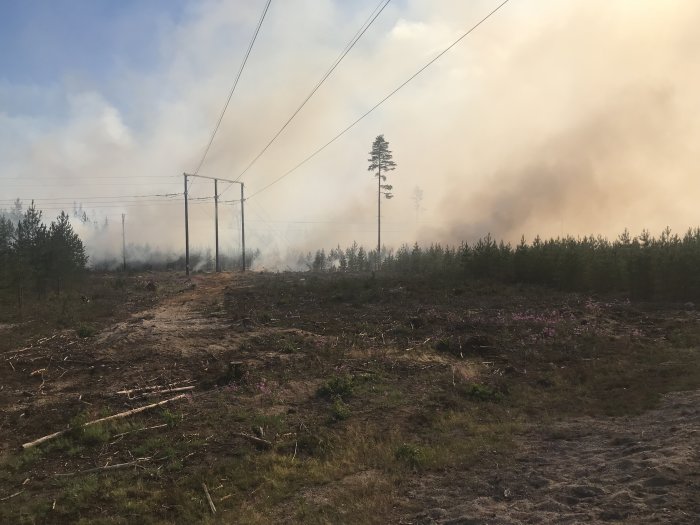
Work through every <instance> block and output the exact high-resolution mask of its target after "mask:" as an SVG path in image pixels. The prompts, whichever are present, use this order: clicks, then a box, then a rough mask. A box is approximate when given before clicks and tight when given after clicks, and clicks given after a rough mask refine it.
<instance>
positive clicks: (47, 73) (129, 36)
mask: <svg viewBox="0 0 700 525" xmlns="http://www.w3.org/2000/svg"><path fill="white" fill-rule="evenodd" d="M184 6H185V1H184V0H148V1H141V0H119V1H114V0H82V1H81V0H0V49H1V50H2V53H0V79H4V80H5V81H11V82H13V83H18V84H36V83H41V84H44V83H53V82H60V81H62V80H63V79H64V77H65V76H66V75H83V76H90V77H96V78H98V79H105V78H107V77H108V76H109V75H110V74H112V73H113V72H114V71H115V69H116V68H118V67H120V66H121V65H124V64H128V66H129V67H131V68H143V69H147V68H149V67H150V66H152V65H153V64H154V63H155V62H156V61H157V60H158V55H159V45H158V43H159V39H160V36H161V32H162V30H163V29H164V28H165V27H167V25H168V24H172V23H177V22H178V21H179V20H180V19H181V17H182V15H183V10H184Z"/></svg>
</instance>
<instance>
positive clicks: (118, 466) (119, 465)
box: [56, 458, 151, 476]
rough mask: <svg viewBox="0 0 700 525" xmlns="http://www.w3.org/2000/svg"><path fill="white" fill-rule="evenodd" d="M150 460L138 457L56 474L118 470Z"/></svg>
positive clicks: (70, 474) (73, 474)
mask: <svg viewBox="0 0 700 525" xmlns="http://www.w3.org/2000/svg"><path fill="white" fill-rule="evenodd" d="M150 460H151V458H138V459H135V460H134V461H128V462H126V463H116V464H114V465H105V466H104V467H95V468H89V469H87V470H78V471H76V472H66V473H65V474H56V476H75V475H76V474H90V473H92V472H101V471H104V470H117V469H121V468H127V467H134V466H136V465H138V464H139V463H143V462H144V461H150Z"/></svg>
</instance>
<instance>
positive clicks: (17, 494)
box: [0, 489, 24, 501]
mask: <svg viewBox="0 0 700 525" xmlns="http://www.w3.org/2000/svg"><path fill="white" fill-rule="evenodd" d="M22 492H24V489H22V490H20V491H19V492H15V493H14V494H10V495H9V496H5V497H4V498H0V501H7V500H8V499H12V498H14V497H15V496H19V495H20V494H22Z"/></svg>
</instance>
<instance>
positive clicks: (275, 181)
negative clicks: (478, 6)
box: [247, 0, 510, 199]
mask: <svg viewBox="0 0 700 525" xmlns="http://www.w3.org/2000/svg"><path fill="white" fill-rule="evenodd" d="M509 1H510V0H505V1H504V2H502V3H501V4H499V5H498V7H496V8H495V9H494V10H493V11H491V12H490V13H489V14H488V15H486V16H485V17H484V18H482V19H481V20H480V21H479V22H477V23H476V24H475V25H474V26H472V27H471V29H469V30H468V31H466V32H465V33H464V34H463V35H462V36H460V37H459V38H458V39H457V40H455V41H454V42H452V43H451V44H450V45H449V46H447V47H446V48H445V49H443V50H442V51H441V52H440V53H438V55H436V56H435V57H434V58H433V59H432V60H430V61H429V62H428V63H427V64H425V65H424V66H423V67H421V68H420V69H419V70H418V71H416V72H415V73H414V74H413V75H411V76H410V77H409V78H408V79H407V80H405V81H404V82H403V83H401V84H400V85H399V86H398V87H397V88H396V89H394V90H393V91H392V92H391V93H389V94H388V95H387V96H385V97H384V98H383V99H381V100H380V101H379V102H377V103H376V104H375V105H374V106H372V107H371V108H370V109H369V110H368V111H366V112H365V113H364V114H363V115H362V116H361V117H360V118H358V119H357V120H355V121H354V122H353V123H352V124H350V125H349V126H347V127H346V128H345V129H343V130H342V131H341V132H340V133H338V134H337V135H335V136H334V137H333V138H332V139H330V140H329V141H328V142H326V143H325V144H324V145H323V146H321V147H320V148H318V149H317V150H316V151H314V152H313V153H311V154H310V155H309V156H308V157H306V158H305V159H304V160H302V161H301V162H300V163H299V164H297V165H296V166H294V167H293V168H291V169H290V170H288V171H286V172H285V173H284V174H282V175H281V176H279V177H278V178H276V179H275V180H273V181H272V182H271V183H269V184H268V185H266V186H263V187H262V188H261V189H259V190H258V191H256V192H254V193H252V194H251V195H249V196H248V197H247V199H252V198H253V197H255V196H256V195H258V194H260V193H262V192H263V191H265V190H266V189H268V188H269V187H271V186H273V185H275V184H277V183H278V182H279V181H281V180H282V179H284V178H285V177H286V176H287V175H290V174H292V173H293V172H295V171H296V170H298V169H299V168H301V167H302V166H303V165H304V164H306V163H307V162H309V161H310V160H311V159H312V158H314V157H315V156H316V155H318V154H319V153H321V152H322V151H323V150H324V149H326V148H327V147H328V146H330V145H331V144H333V143H334V142H335V141H336V140H338V139H339V138H340V137H342V136H343V135H345V134H346V133H347V132H348V131H350V130H351V129H352V128H354V127H355V126H356V125H357V124H359V123H360V122H361V121H362V120H364V119H365V118H366V117H367V116H369V115H370V114H371V113H372V112H373V111H374V110H375V109H377V108H378V107H379V106H381V105H382V104H384V102H386V101H387V100H389V99H390V98H391V97H393V96H394V95H395V94H396V93H397V92H398V91H399V90H401V89H402V88H403V87H404V86H406V85H407V84H408V83H409V82H411V81H412V80H413V79H415V78H416V77H417V76H418V75H420V74H421V73H422V72H423V71H425V70H426V69H428V67H430V66H431V65H432V64H434V63H435V62H437V60H439V59H440V58H441V57H442V56H443V55H444V54H445V53H447V52H448V51H449V50H450V49H452V48H453V47H454V46H456V45H457V44H458V43H459V42H461V41H462V40H463V39H464V38H465V37H467V36H468V35H469V34H471V33H472V32H473V31H474V30H475V29H476V28H478V27H479V26H480V25H481V24H483V23H484V22H486V20H488V19H489V18H491V17H492V16H493V15H494V14H496V12H497V11H498V10H499V9H501V8H502V7H503V6H504V5H506V4H507V3H508V2H509Z"/></svg>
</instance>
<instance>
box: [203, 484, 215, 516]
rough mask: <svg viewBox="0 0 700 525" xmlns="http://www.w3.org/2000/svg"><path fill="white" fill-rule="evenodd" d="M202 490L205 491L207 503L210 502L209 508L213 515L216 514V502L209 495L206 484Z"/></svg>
mask: <svg viewBox="0 0 700 525" xmlns="http://www.w3.org/2000/svg"><path fill="white" fill-rule="evenodd" d="M202 488H203V489H204V494H206V496H207V501H208V502H209V508H210V509H211V513H212V514H216V507H215V506H214V502H213V501H212V499H211V495H210V494H209V489H208V488H207V484H206V483H202Z"/></svg>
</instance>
